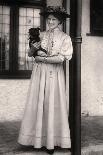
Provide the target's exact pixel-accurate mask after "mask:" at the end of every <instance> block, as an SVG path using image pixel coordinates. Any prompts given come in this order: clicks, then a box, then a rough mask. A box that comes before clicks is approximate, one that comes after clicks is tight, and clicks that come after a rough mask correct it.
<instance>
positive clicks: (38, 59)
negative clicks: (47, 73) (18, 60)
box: [35, 56, 43, 62]
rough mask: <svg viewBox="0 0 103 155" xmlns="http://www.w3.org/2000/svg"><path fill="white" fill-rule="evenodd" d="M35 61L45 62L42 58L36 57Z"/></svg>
mask: <svg viewBox="0 0 103 155" xmlns="http://www.w3.org/2000/svg"><path fill="white" fill-rule="evenodd" d="M35 61H36V62H43V58H42V57H41V56H36V57H35Z"/></svg>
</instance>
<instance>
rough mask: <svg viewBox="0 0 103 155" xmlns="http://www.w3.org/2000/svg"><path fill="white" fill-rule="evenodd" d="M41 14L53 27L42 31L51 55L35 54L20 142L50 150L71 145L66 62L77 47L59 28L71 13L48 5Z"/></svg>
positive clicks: (40, 52) (49, 26)
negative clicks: (65, 74) (64, 66)
mask: <svg viewBox="0 0 103 155" xmlns="http://www.w3.org/2000/svg"><path fill="white" fill-rule="evenodd" d="M41 15H43V16H44V17H46V18H47V24H48V28H49V30H47V31H46V32H43V33H41V34H42V37H41V38H42V39H41V47H42V48H43V49H45V50H46V51H47V54H46V53H44V52H43V51H40V50H39V51H38V56H36V57H35V62H34V66H33V72H32V77H31V83H30V87H29V91H28V98H27V104H26V108H25V113H24V117H23V121H22V124H21V130H20V134H19V139H18V142H19V143H20V144H22V145H32V146H34V148H41V147H42V146H45V147H46V148H47V149H48V150H54V147H55V146H59V147H61V148H70V147H71V140H70V129H69V123H68V105H67V103H66V93H65V80H64V79H65V78H64V71H63V61H65V60H70V59H71V58H72V52H73V49H72V43H71V39H70V37H69V36H68V35H67V34H66V33H64V32H62V31H61V30H60V29H59V25H60V24H61V23H62V22H63V21H64V20H65V19H66V18H67V17H69V15H68V14H67V13H66V11H65V10H64V9H62V8H60V7H47V9H46V11H44V12H43V13H41ZM52 153H53V152H52Z"/></svg>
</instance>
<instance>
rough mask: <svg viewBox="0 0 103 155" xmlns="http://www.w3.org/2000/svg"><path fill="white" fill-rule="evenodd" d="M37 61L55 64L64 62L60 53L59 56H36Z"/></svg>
mask: <svg viewBox="0 0 103 155" xmlns="http://www.w3.org/2000/svg"><path fill="white" fill-rule="evenodd" d="M35 61H36V62H43V63H51V64H54V63H62V62H63V61H64V60H63V59H61V58H60V56H59V55H57V56H50V57H49V56H48V57H41V56H36V57H35Z"/></svg>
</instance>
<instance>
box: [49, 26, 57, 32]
mask: <svg viewBox="0 0 103 155" xmlns="http://www.w3.org/2000/svg"><path fill="white" fill-rule="evenodd" d="M56 31H60V28H59V27H56V28H54V29H51V30H48V32H56Z"/></svg>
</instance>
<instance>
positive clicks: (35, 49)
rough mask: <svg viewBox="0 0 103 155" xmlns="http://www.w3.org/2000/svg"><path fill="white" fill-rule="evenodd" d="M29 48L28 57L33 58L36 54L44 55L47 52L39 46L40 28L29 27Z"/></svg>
mask: <svg viewBox="0 0 103 155" xmlns="http://www.w3.org/2000/svg"><path fill="white" fill-rule="evenodd" d="M29 48H30V50H29V51H28V56H29V57H32V56H33V57H34V58H35V57H36V56H37V55H40V56H45V55H46V54H47V51H46V50H45V49H43V48H41V41H40V28H30V29H29Z"/></svg>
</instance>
